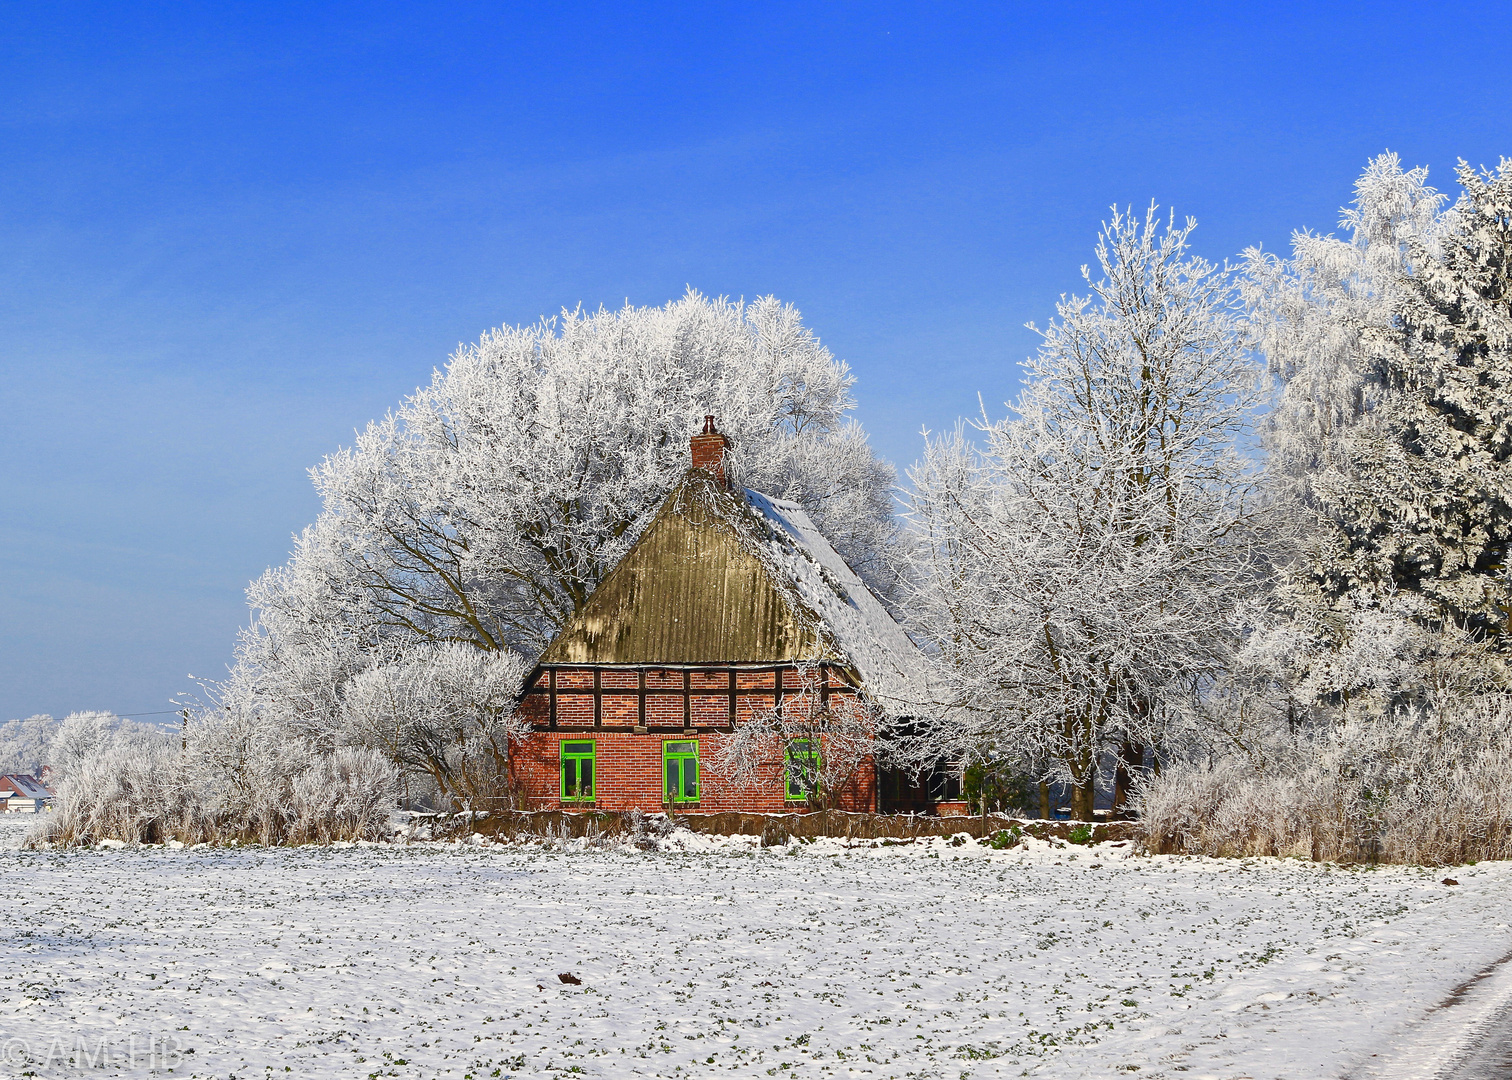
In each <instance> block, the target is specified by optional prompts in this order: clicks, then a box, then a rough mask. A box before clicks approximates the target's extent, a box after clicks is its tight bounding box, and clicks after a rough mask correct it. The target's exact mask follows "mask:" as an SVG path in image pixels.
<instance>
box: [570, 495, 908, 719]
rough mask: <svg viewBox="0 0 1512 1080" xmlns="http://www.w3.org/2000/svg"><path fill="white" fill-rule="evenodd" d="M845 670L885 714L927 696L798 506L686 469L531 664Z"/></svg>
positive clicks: (892, 636) (878, 607) (868, 596)
mask: <svg viewBox="0 0 1512 1080" xmlns="http://www.w3.org/2000/svg"><path fill="white" fill-rule="evenodd" d="M818 661H827V662H831V663H838V664H842V665H844V666H846V667H848V668H850V669H851V670H852V671H853V672H854V673H855V674H856V676H857V677H859V679H860V680H861V683H862V685H863V686H864V687H865V688H866V689H867V690H868V691H869V692H870V693H871V694H872V696H874V697H876V698H878V699H879V700H880V701H883V702H884V704H887V705H888V707H889V711H897V710H898V709H899V708H905V709H906V707H907V703H909V702H913V703H922V702H924V701H926V700H928V696H929V695H928V692H927V689H926V688H927V686H928V682H929V680H928V677H927V673H926V667H925V663H924V657H923V655H922V654H921V653H920V652H919V650H918V647H917V646H915V645H914V643H913V642H912V641H911V640H910V639H909V637H908V635H907V634H905V633H904V632H903V629H902V627H900V626H899V625H898V624H897V622H896V621H895V620H894V619H893V618H892V616H891V615H890V614H888V612H887V609H886V608H885V607H884V606H883V605H882V602H881V601H880V600H878V599H877V597H876V596H875V595H873V594H872V592H871V590H870V589H868V588H867V587H866V585H865V584H864V583H863V582H862V581H861V579H860V578H859V577H857V576H856V574H855V572H854V571H852V570H851V568H850V567H849V566H847V565H846V564H845V560H843V559H842V558H841V557H840V556H839V554H838V553H837V552H836V551H835V549H834V548H833V547H831V546H830V544H829V541H827V540H826V539H825V538H824V536H823V535H822V534H821V533H820V532H819V530H818V528H817V527H816V526H815V525H814V523H813V521H811V520H810V519H809V517H808V515H807V514H806V513H805V512H804V510H803V508H802V507H800V506H798V505H797V504H796V503H791V502H787V501H785V500H782V499H774V498H771V497H769V496H766V495H763V494H761V493H760V492H755V491H744V492H733V491H728V490H725V489H724V488H722V487H721V486H720V485H719V484H718V483H717V482H716V481H715V479H714V477H713V476H712V475H711V474H709V473H708V472H705V471H704V470H702V469H690V470H689V471H688V473H687V475H686V477H685V478H684V479H683V481H682V483H681V484H679V485H678V487H677V489H676V490H674V491H673V492H672V494H671V495H669V496H668V497H667V500H666V502H664V503H663V504H662V506H661V508H660V510H658V511H657V513H656V516H655V518H654V519H653V520H652V521H651V523H650V524H649V525H648V526H647V527H646V529H645V530H644V531H643V532H642V534H641V536H640V538H639V539H638V540H637V541H636V543H635V545H634V546H633V547H632V548H631V549H630V551H629V552H628V553H627V554H626V555H625V557H624V558H623V559H622V560H620V563H619V565H618V566H616V567H615V568H614V570H613V572H611V573H610V574H609V576H608V577H606V578H605V579H604V581H603V582H602V583H601V584H600V585H599V587H598V589H597V590H595V591H594V593H593V595H592V596H590V597H589V598H588V603H587V604H586V605H585V607H584V609H583V611H582V612H581V613H580V614H579V615H578V617H577V618H576V619H575V620H574V621H573V622H572V623H571V624H570V625H569V626H567V627H566V628H565V629H564V630H563V631H562V632H561V634H559V635H558V636H557V638H556V639H555V640H554V641H553V642H552V643H551V645H550V646H549V647H548V648H547V649H546V652H545V653H544V654H543V655H542V656H541V660H540V662H541V663H542V664H635V665H644V664H669V665H671V664H779V663H784V664H786V663H804V662H818Z"/></svg>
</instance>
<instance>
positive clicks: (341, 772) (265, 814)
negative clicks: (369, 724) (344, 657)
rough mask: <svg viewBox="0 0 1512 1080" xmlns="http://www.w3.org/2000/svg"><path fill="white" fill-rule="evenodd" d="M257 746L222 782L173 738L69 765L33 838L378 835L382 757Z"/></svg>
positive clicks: (389, 786)
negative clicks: (52, 806)
mask: <svg viewBox="0 0 1512 1080" xmlns="http://www.w3.org/2000/svg"><path fill="white" fill-rule="evenodd" d="M260 749H261V750H263V751H264V752H261V753H253V754H249V755H247V756H246V757H244V758H242V759H241V761H240V766H241V767H240V768H239V769H237V770H236V771H235V774H234V775H231V776H228V775H227V773H226V772H217V771H216V770H215V768H214V767H213V763H212V762H208V761H207V760H206V758H205V757H204V756H196V755H195V754H194V753H193V752H192V751H191V752H190V753H187V754H186V753H183V752H181V751H180V749H179V748H178V747H177V746H175V745H174V744H173V741H172V740H169V739H161V740H157V741H155V742H143V743H135V744H130V745H124V746H109V747H105V748H103V749H102V750H100V751H99V752H98V753H96V754H94V755H92V756H88V757H83V758H80V759H78V760H77V761H76V762H75V765H74V768H73V771H72V773H71V774H70V776H69V777H68V779H67V780H66V781H65V782H64V783H63V786H62V788H61V789H60V791H59V798H58V807H57V810H56V811H55V812H54V813H53V814H50V815H48V817H47V818H46V819H44V820H43V821H41V822H39V824H38V826H37V829H36V830H35V831H34V833H33V835H32V841H33V842H34V843H36V844H45V843H60V844H89V843H96V842H98V841H101V840H121V841H124V842H126V843H143V844H154V843H166V842H168V841H172V840H177V841H180V842H182V843H186V844H196V843H224V842H238V843H241V842H252V843H261V844H281V843H330V842H331V841H334V840H360V839H376V838H378V837H381V836H382V835H384V833H385V831H386V826H387V821H388V812H389V810H390V808H391V807H393V806H394V800H395V797H396V792H397V788H398V772H397V770H396V769H395V768H394V766H393V765H392V764H391V763H390V762H389V761H388V760H387V759H385V758H384V756H383V755H382V754H381V753H380V752H378V751H376V750H371V749H365V748H359V747H342V748H339V749H337V750H335V751H334V752H332V753H328V754H320V753H313V752H312V751H311V750H310V748H309V747H308V746H303V745H301V744H298V743H288V744H285V745H284V746H282V747H279V748H277V750H276V751H274V752H268V751H270V750H273V748H270V747H263V748H260Z"/></svg>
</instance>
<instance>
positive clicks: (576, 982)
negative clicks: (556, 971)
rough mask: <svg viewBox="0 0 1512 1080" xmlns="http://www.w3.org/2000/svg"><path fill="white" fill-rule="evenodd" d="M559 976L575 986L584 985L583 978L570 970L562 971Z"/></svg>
mask: <svg viewBox="0 0 1512 1080" xmlns="http://www.w3.org/2000/svg"><path fill="white" fill-rule="evenodd" d="M557 978H559V979H561V980H562V981H563V982H564V983H571V984H572V985H573V986H582V985H583V980H582V979H580V978H578V977H577V976H576V975H574V974H573V973H572V972H570V971H564V972H562V973H561V974H560V975H558V976H557Z"/></svg>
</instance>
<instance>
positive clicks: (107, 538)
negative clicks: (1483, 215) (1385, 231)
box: [0, 3, 1512, 720]
mask: <svg viewBox="0 0 1512 1080" xmlns="http://www.w3.org/2000/svg"><path fill="white" fill-rule="evenodd" d="M1509 22H1512V20H1509V19H1508V10H1507V8H1506V6H1505V5H1501V4H1486V5H1483V6H1479V7H1473V6H1463V5H1456V4H1449V3H1440V4H1432V5H1429V4H1418V5H1397V4H1388V3H1369V4H1357V5H1333V4H1326V3H1313V4H1306V5H1303V4H1287V5H1274V6H1273V9H1267V7H1266V6H1264V5H1231V6H1228V7H1226V8H1225V7H1224V6H1223V5H1215V4H1208V3H1204V4H1192V5H1190V6H1186V7H1182V6H1180V5H1176V4H1150V5H1136V4H1117V5H1109V6H1106V7H1102V6H1097V5H1092V4H1080V5H1071V4H1065V5H1029V4H996V5H991V6H987V5H983V6H962V5H947V4H933V5H927V6H926V5H919V6H906V5H889V4H877V3H870V4H849V5H818V4H792V5H786V4H772V3H767V4H750V3H741V4H724V5H720V4H709V3H701V4H683V5H655V4H641V5H613V6H609V5H605V6H602V7H593V6H569V5H562V4H552V5H539V6H528V5H515V6H493V5H485V4H466V5H454V6H446V5H430V6H419V5H404V6H399V5H394V6H384V5H379V4H372V3H367V4H352V5H350V6H331V5H320V4H298V5H279V4H275V3H261V4H257V5H248V6H245V7H240V8H238V7H236V6H233V5H230V4H216V5H205V6H194V5H173V6H171V7H170V6H167V5H161V6H159V5H142V4H136V5H125V4H122V5H90V6H83V5H67V4H56V3H49V4H35V5H21V4H12V3H3V4H0V151H3V152H0V394H3V399H0V453H3V466H4V467H3V468H0V720H3V719H5V718H7V717H12V716H24V715H27V714H30V713H33V712H40V711H48V712H52V713H54V714H58V715H61V714H63V713H65V712H67V711H70V710H73V709H81V708H111V709H115V710H117V711H120V712H126V713H135V712H150V711H153V710H158V709H167V708H169V705H168V701H169V698H170V696H171V695H172V694H174V693H176V692H179V691H181V690H183V689H184V688H186V687H187V686H188V682H187V679H186V678H185V676H186V675H187V674H188V673H190V672H192V673H194V674H196V675H208V676H212V677H214V676H218V675H220V674H222V673H223V672H224V670H225V667H226V664H227V662H228V661H229V659H230V655H231V649H232V644H233V638H234V635H235V632H236V630H237V628H238V626H240V625H242V624H243V623H244V622H245V620H246V611H245V607H244V604H243V600H242V593H241V590H242V589H243V587H244V586H245V584H246V582H247V581H248V580H249V579H251V578H252V577H254V576H256V575H257V574H258V573H260V572H261V571H262V570H263V569H264V568H265V567H267V566H269V565H270V564H275V563H280V562H282V561H283V560H284V558H285V557H286V554H287V552H288V549H289V542H290V535H291V534H292V533H293V532H294V531H296V530H297V529H299V528H300V527H301V526H303V525H304V524H305V523H307V522H308V521H310V520H311V519H312V518H313V517H314V515H315V513H316V510H317V504H316V501H315V498H314V496H313V494H312V492H311V490H310V486H309V482H308V479H307V477H306V474H305V469H306V468H307V467H308V466H310V465H312V464H314V463H315V462H316V461H318V460H319V459H320V458H321V456H322V455H324V454H326V453H328V452H330V451H331V450H333V449H335V448H336V447H337V446H339V445H341V444H343V443H348V442H350V441H351V437H352V432H353V430H354V429H355V428H357V427H359V426H361V425H362V424H364V423H365V422H366V421H367V420H368V419H370V418H372V417H375V416H378V415H381V414H382V413H383V411H384V410H385V409H386V408H388V407H389V406H391V405H392V404H394V403H395V402H397V401H398V400H399V399H400V398H401V397H402V396H403V395H404V394H405V393H407V392H408V391H410V390H411V389H412V388H413V387H415V386H416V385H417V384H419V383H421V382H424V381H425V380H426V379H427V378H428V377H429V373H430V371H431V369H432V367H434V366H436V365H439V364H442V363H444V362H445V360H446V357H447V355H448V354H449V353H450V352H451V351H452V350H453V349H454V348H455V347H456V345H457V343H458V342H459V341H462V340H470V339H474V338H476V337H477V336H478V334H480V333H481V332H482V331H484V330H486V329H488V328H489V327H493V326H497V325H500V324H503V323H518V322H529V321H533V320H535V319H536V318H538V317H540V316H542V315H547V314H552V313H554V312H555V311H556V310H557V309H558V308H560V307H562V306H563V305H568V306H573V305H576V304H578V303H583V304H586V305H588V306H590V307H594V306H597V305H599V304H601V303H602V304H607V305H610V306H615V305H618V304H620V303H621V302H623V301H624V300H625V299H627V298H628V299H629V300H631V301H633V302H634V303H638V304H660V303H664V302H665V301H667V300H669V299H673V298H675V297H676V296H678V295H679V294H681V293H682V291H683V289H684V287H685V286H686V285H693V286H695V287H696V288H698V289H701V290H703V291H705V292H708V293H725V294H729V295H733V296H747V297H751V296H756V295H758V294H765V293H775V294H777V295H778V296H780V297H782V298H783V299H786V300H789V301H792V302H793V303H795V304H797V305H798V306H799V308H801V309H802V311H803V312H804V314H805V316H806V318H807V320H808V322H809V323H810V325H812V326H813V327H814V328H815V329H816V330H817V331H818V332H819V333H820V335H821V336H822V337H823V338H824V340H825V341H826V343H827V344H828V345H829V346H830V347H831V348H832V349H834V351H835V352H836V353H837V354H839V355H840V356H843V357H844V358H846V359H847V360H849V361H850V363H851V364H852V366H853V367H854V368H855V371H856V374H857V376H858V377H859V379H860V383H859V386H858V388H857V389H858V396H859V399H860V402H861V408H860V419H861V421H862V423H864V424H865V425H866V427H867V428H868V429H869V430H870V431H871V432H872V436H873V439H874V441H875V444H876V445H877V447H878V448H879V449H880V450H881V452H882V453H883V454H884V456H886V457H888V458H889V459H891V460H893V461H895V462H896V463H898V464H899V465H905V466H906V465H907V464H908V463H909V462H910V461H912V460H913V458H914V456H915V455H916V453H917V451H918V447H919V445H920V444H919V438H918V431H919V428H920V427H921V426H924V425H928V426H929V427H931V428H940V427H942V426H944V425H948V424H950V423H951V422H952V421H953V420H954V418H955V417H957V416H958V415H961V414H969V413H974V412H975V411H976V396H977V394H978V393H981V394H982V395H983V397H984V398H985V400H986V401H987V402H988V404H989V406H991V407H993V408H994V409H995V410H996V409H997V408H998V403H1000V402H1003V401H1005V400H1007V399H1008V398H1010V397H1011V396H1013V394H1014V392H1015V388H1016V375H1017V363H1018V361H1019V360H1020V359H1022V358H1023V357H1024V356H1025V355H1026V354H1027V353H1028V352H1029V351H1030V349H1031V348H1032V338H1031V336H1030V335H1029V334H1028V333H1027V332H1026V331H1025V330H1024V329H1023V325H1022V324H1023V323H1024V322H1026V321H1028V320H1030V319H1034V320H1038V321H1040V322H1043V321H1044V319H1045V318H1046V317H1047V315H1048V314H1050V312H1051V310H1052V305H1053V303H1054V301H1055V298H1056V297H1057V295H1059V294H1060V293H1061V292H1063V291H1065V290H1067V289H1070V288H1073V287H1075V286H1076V285H1077V283H1078V279H1077V268H1078V267H1079V266H1080V265H1081V264H1082V263H1083V262H1085V261H1087V259H1088V258H1089V257H1090V253H1091V245H1092V241H1093V238H1094V236H1095V234H1096V231H1097V226H1098V222H1099V221H1100V220H1101V218H1102V216H1103V215H1104V213H1105V211H1106V208H1107V207H1108V205H1109V204H1110V203H1112V202H1115V201H1117V202H1119V203H1133V204H1135V205H1136V206H1141V205H1143V204H1145V203H1147V202H1149V201H1150V200H1151V199H1154V200H1158V201H1159V202H1160V203H1161V204H1162V205H1164V206H1174V207H1175V208H1176V209H1177V210H1178V211H1179V212H1181V213H1183V214H1187V213H1189V214H1192V215H1194V216H1196V217H1197V218H1198V220H1199V222H1200V223H1201V225H1200V228H1199V229H1198V233H1197V241H1198V246H1199V249H1200V250H1201V251H1202V252H1203V253H1204V254H1206V255H1208V256H1209V257H1212V258H1215V259H1221V258H1223V257H1225V256H1231V255H1234V254H1236V253H1237V252H1239V251H1240V250H1241V249H1243V248H1244V247H1245V246H1247V245H1249V244H1254V243H1262V244H1263V245H1264V246H1266V247H1267V248H1270V249H1276V248H1281V247H1284V246H1285V244H1286V241H1287V237H1288V235H1289V233H1290V231H1291V230H1292V229H1294V228H1299V227H1304V226H1305V227H1309V228H1313V229H1318V230H1324V231H1328V230H1331V229H1333V228H1334V227H1335V223H1336V219H1337V216H1338V207H1339V206H1340V205H1341V204H1342V203H1343V202H1345V201H1346V200H1347V199H1348V197H1349V186H1350V183H1351V182H1352V180H1353V179H1354V177H1355V176H1356V175H1357V174H1358V172H1359V170H1360V169H1361V167H1362V166H1363V165H1364V164H1365V161H1366V160H1367V158H1369V157H1370V156H1372V155H1374V154H1376V153H1379V152H1380V151H1381V150H1383V149H1386V148H1390V149H1392V150H1396V151H1398V152H1399V153H1401V154H1402V156H1403V158H1404V160H1405V161H1406V162H1407V163H1409V164H1414V165H1415V164H1426V165H1429V166H1430V167H1431V169H1432V172H1433V177H1434V178H1435V180H1436V181H1438V182H1439V183H1440V184H1441V185H1442V186H1445V187H1449V188H1452V186H1453V183H1452V175H1451V172H1450V169H1451V167H1452V166H1453V164H1454V161H1455V160H1456V158H1458V157H1461V156H1463V157H1466V158H1468V159H1470V160H1471V161H1472V162H1476V163H1486V164H1494V163H1495V162H1496V160H1497V159H1498V158H1499V157H1500V155H1502V154H1512V111H1509V107H1508V103H1509V102H1512V63H1509V61H1508V56H1509V48H1508V46H1509V43H1512V33H1509V30H1508V26H1509Z"/></svg>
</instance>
